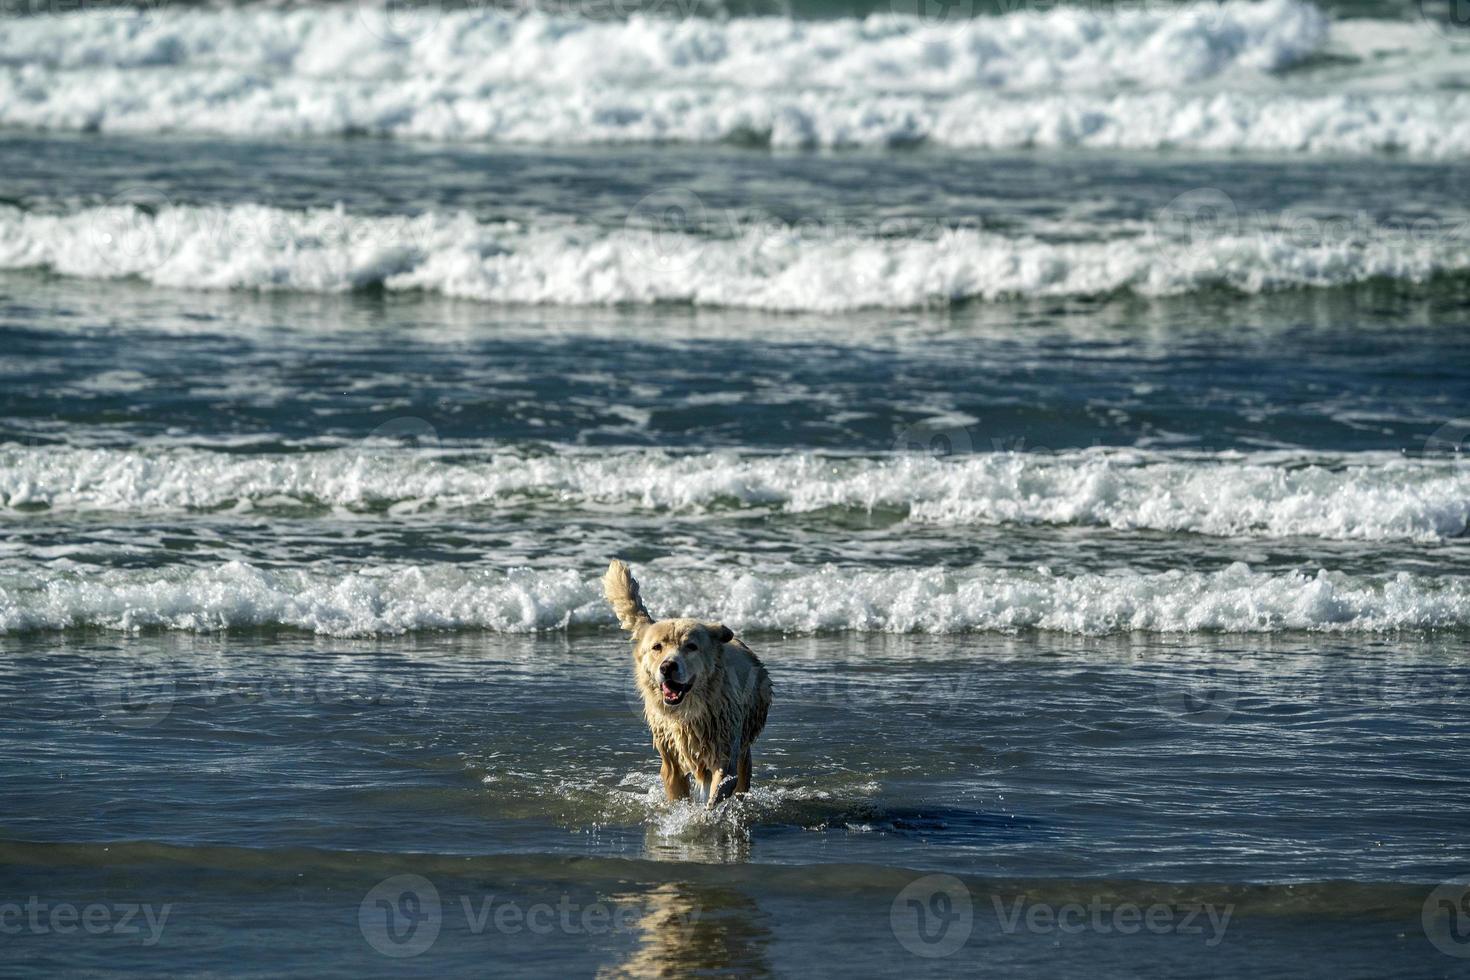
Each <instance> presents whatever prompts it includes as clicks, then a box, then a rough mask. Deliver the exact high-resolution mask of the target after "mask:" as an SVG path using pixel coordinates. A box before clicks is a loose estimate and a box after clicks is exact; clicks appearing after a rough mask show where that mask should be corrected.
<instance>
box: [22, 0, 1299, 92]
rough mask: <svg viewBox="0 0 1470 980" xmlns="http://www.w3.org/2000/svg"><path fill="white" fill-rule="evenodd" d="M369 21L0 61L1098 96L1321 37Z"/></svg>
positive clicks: (1109, 15)
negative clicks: (1075, 91)
mask: <svg viewBox="0 0 1470 980" xmlns="http://www.w3.org/2000/svg"><path fill="white" fill-rule="evenodd" d="M374 13H375V11H374V10H372V9H367V10H361V9H359V5H356V4H341V5H331V6H327V5H323V6H317V7H301V8H298V9H294V10H279V9H276V10H273V9H270V8H266V7H244V8H236V9H233V10H231V9H226V10H198V9H195V10H188V9H183V10H180V9H173V10H170V9H160V10H152V11H147V12H146V13H142V14H140V15H138V16H134V17H127V16H118V15H117V14H115V13H101V14H94V15H79V16H72V17H63V18H40V17H37V18H23V19H7V20H4V21H0V64H5V65H10V66H16V67H31V68H41V69H51V70H60V71H81V72H92V71H96V70H98V69H109V68H112V69H122V70H153V71H161V70H169V71H178V70H186V69H203V70H209V71H212V72H238V73H241V74H240V76H239V77H234V78H231V79H230V80H231V81H234V82H236V83H238V82H241V81H249V82H252V83H254V84H255V86H256V87H258V88H259V87H265V86H268V85H270V84H273V83H275V82H277V81H280V80H282V79H291V80H297V79H309V80H327V79H341V78H348V79H356V80H361V81H365V82H379V81H385V80H391V81H393V82H394V83H396V84H401V85H407V86H410V87H413V86H418V85H420V84H422V83H424V82H425V81H426V80H432V81H434V82H437V83H443V82H445V81H448V82H452V83H453V84H454V86H455V88H454V89H452V90H450V91H458V92H473V91H476V90H485V89H488V88H491V87H494V86H504V85H514V84H533V85H535V86H537V87H546V88H552V87H561V88H566V87H573V86H582V85H591V84H597V85H620V84H621V85H627V84H643V85H648V86H650V87H653V86H657V87H663V88H670V87H680V88H685V87H690V86H709V85H734V86H738V87H740V88H751V87H756V88H764V89H790V88H801V89H807V88H840V87H845V86H850V85H854V84H856V85H859V86H862V87H863V88H867V89H871V90H884V91H924V92H952V91H956V90H966V89H973V88H979V87H986V88H1003V89H1043V88H1044V89H1055V88H1058V87H1077V88H1086V89H1095V88H1097V87H1099V86H1105V87H1111V86H1116V85H1135V86H1137V85H1145V86H1172V85H1181V84H1187V83H1191V82H1198V81H1202V80H1205V79H1210V78H1215V77H1217V76H1221V75H1228V74H1232V73H1234V74H1242V75H1245V76H1253V75H1262V74H1270V73H1273V72H1278V71H1281V70H1283V69H1285V68H1289V67H1291V66H1293V65H1295V64H1297V63H1299V62H1300V61H1302V60H1303V59H1305V58H1307V57H1310V56H1311V55H1313V54H1315V53H1316V52H1317V51H1318V50H1320V49H1321V48H1322V46H1323V45H1324V43H1325V42H1326V40H1327V30H1328V28H1327V20H1326V18H1325V17H1324V15H1323V14H1322V13H1321V11H1319V10H1318V9H1317V8H1316V7H1314V6H1312V5H1311V4H1307V3H1301V2H1298V0H1265V2H1261V3H1248V2H1243V0H1228V2H1226V3H1223V4H1219V5H1215V4H1193V5H1188V6H1182V7H1179V8H1174V9H1154V10H1141V9H1140V10H1132V11H1124V12H1121V13H1114V12H1111V11H1101V12H1099V11H1093V10H1087V9H1084V8H1080V7H1079V8H1066V7H1059V8H1057V9H1054V10H1051V11H1048V12H1042V13H1036V12H1026V11H1022V12H1018V13H1014V14H1012V15H1010V16H1006V17H991V18H979V19H975V20H964V21H954V22H949V23H926V22H925V21H923V20H919V19H914V18H908V19H906V18H903V17H897V16H874V17H870V18H868V19H865V20H855V19H851V18H847V19H836V20H822V21H797V20H789V19H781V18H775V17H757V18H736V19H712V18H702V17H692V18H672V17H648V16H642V15H634V16H632V17H630V18H628V19H626V20H601V19H577V18H570V17H557V16H550V15H546V14H542V13H534V12H532V13H524V14H507V13H502V12H497V11H461V12H444V11H437V10H425V11H421V12H417V13H407V14H405V15H403V16H398V15H394V16H393V17H391V18H390V19H387V20H383V19H381V18H375V17H374ZM376 13H379V14H381V13H382V11H376ZM216 77H224V76H222V75H220V76H216ZM440 91H445V90H443V89H438V88H435V89H427V90H425V89H420V90H419V92H420V93H421V94H424V93H427V92H440Z"/></svg>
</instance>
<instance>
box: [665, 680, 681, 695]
mask: <svg viewBox="0 0 1470 980" xmlns="http://www.w3.org/2000/svg"><path fill="white" fill-rule="evenodd" d="M663 687H664V697H666V698H677V697H678V696H679V694H680V693H681V692H679V691H676V690H674V689H673V688H672V687H669V685H668V682H667V681H665V682H664V685H663Z"/></svg>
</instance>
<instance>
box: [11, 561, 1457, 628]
mask: <svg viewBox="0 0 1470 980" xmlns="http://www.w3.org/2000/svg"><path fill="white" fill-rule="evenodd" d="M645 577H646V578H647V580H648V582H649V585H648V588H647V589H646V590H645V592H646V595H647V598H648V601H649V603H650V608H653V609H655V610H658V611H660V613H661V614H663V615H672V614H675V613H684V614H690V615H716V614H717V615H719V616H720V617H721V618H722V619H723V621H724V622H727V623H730V624H731V625H732V626H734V627H735V628H737V629H739V630H742V631H756V630H780V631H792V632H808V631H810V632H816V631H833V630H854V631H860V632H890V633H958V632H968V631H1012V630H1019V629H1040V630H1052V631H1061V632H1066V633H1082V634H1106V633H1116V632H1129V631H1144V632H1189V631H1218V632H1250V633H1255V632H1274V631H1280V630H1329V631H1346V632H1372V631H1383V630H1394V629H1424V628H1462V627H1465V626H1467V625H1470V585H1467V583H1466V582H1465V580H1464V579H1461V578H1457V577H1450V578H1443V579H1440V578H1433V577H1425V576H1413V575H1410V574H1408V573H1399V574H1397V575H1393V576H1386V577H1380V576H1373V577H1369V576H1349V575H1344V574H1341V573H1329V572H1326V571H1316V572H1301V573H1291V574H1272V573H1266V572H1257V571H1253V570H1251V569H1250V568H1248V567H1247V566H1245V565H1242V564H1236V565H1232V566H1229V567H1227V568H1224V569H1221V570H1219V571H1215V572H1178V571H1175V572H1163V573H1138V572H1117V573H1109V574H1085V575H1077V576H1074V577H1066V576H1059V575H1054V574H1051V573H1050V572H1047V571H1046V570H1039V571H1037V572H1034V573H1022V572H1015V571H1006V570H990V569H984V568H968V569H953V570H947V569H941V568H918V569H885V570H870V569H864V570H860V569H853V568H838V567H831V566H828V567H823V568H821V569H815V570H801V571H786V572H779V571H774V570H768V569H767V570H761V571H758V572H741V571H736V570H730V571H728V572H722V573H708V572H690V571H688V570H680V572H679V574H677V575H659V574H658V571H657V569H653V570H649V571H647V573H646V576H645ZM580 624H604V625H611V624H612V619H611V614H610V613H609V612H608V610H607V607H606V604H605V603H604V602H603V600H602V598H601V594H600V587H599V585H598V580H597V578H596V577H595V576H594V575H587V574H582V573H579V572H575V571H571V570H539V571H538V570H532V569H516V570H512V571H508V572H501V571H491V570H480V569H469V568H465V567H463V566H449V565H437V566H407V565H382V566H373V567H368V568H359V569H353V570H343V571H329V570H323V569H290V570H285V569H282V570H275V569H265V568H259V567H255V566H252V565H249V564H245V563H242V562H229V563H227V564H223V565H217V566H211V567H205V568H173V569H167V570H161V569H106V570H101V571H90V570H89V571H56V570H50V569H46V570H41V569H31V570H26V571H23V572H15V571H11V572H7V573H5V574H4V575H3V576H0V631H3V632H20V631H35V630H57V629H68V628H74V627H91V628H101V629H116V630H138V629H145V628H163V629H175V630H190V631H212V630H221V629H231V628H253V627H286V628H293V629H301V630H308V631H312V632H317V633H323V634H331V635H338V636H360V635H373V634H396V633H403V632H408V631H415V630H462V629H478V630H488V631H494V632H532V631H537V630H547V629H561V628H565V627H567V626H572V625H580Z"/></svg>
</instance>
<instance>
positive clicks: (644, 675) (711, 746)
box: [602, 561, 771, 809]
mask: <svg viewBox="0 0 1470 980" xmlns="http://www.w3.org/2000/svg"><path fill="white" fill-rule="evenodd" d="M602 587H603V592H604V594H606V596H607V601H608V602H609V603H611V604H612V607H613V612H614V613H616V614H617V617H618V623H619V624H620V625H621V626H622V627H623V629H625V630H628V631H629V632H630V633H632V634H633V675H634V679H635V681H636V683H637V685H638V692H639V694H641V695H642V697H643V717H644V718H645V719H647V721H648V728H649V730H650V731H651V732H652V733H653V745H654V748H656V749H658V755H659V759H660V760H661V761H662V767H661V771H662V774H663V781H664V792H665V793H666V794H667V795H668V798H669V799H670V800H682V799H685V798H686V797H688V796H689V777H691V776H692V777H693V778H694V779H695V780H696V781H698V783H699V784H700V787H701V788H702V789H703V790H704V793H705V796H706V798H707V799H708V801H709V803H708V806H709V807H710V808H711V809H713V808H714V806H715V805H716V804H717V803H720V802H721V801H723V800H725V799H727V798H728V797H729V796H730V794H731V793H744V792H746V791H747V790H749V789H750V765H751V763H750V747H751V744H752V743H753V742H754V741H755V739H756V736H758V735H760V733H761V729H763V728H764V727H765V725H766V713H767V712H768V711H769V710H770V708H771V677H770V675H769V674H768V673H766V668H765V665H764V664H762V663H761V662H760V658H758V657H757V656H756V655H755V654H754V653H752V652H751V649H750V648H749V647H748V646H746V645H745V644H744V643H742V642H740V641H739V640H737V639H735V634H734V633H732V632H730V629H729V627H727V626H725V625H723V624H721V623H706V622H703V621H701V620H698V619H659V620H655V619H654V618H653V616H652V615H650V614H649V612H648V610H647V609H645V608H644V606H643V600H642V598H641V597H640V596H639V593H638V582H637V581H636V580H634V578H633V574H632V573H631V572H630V571H629V570H628V566H627V565H626V564H624V563H623V562H621V561H614V562H613V563H612V564H611V565H609V566H608V569H607V574H606V575H604V576H603V578H602Z"/></svg>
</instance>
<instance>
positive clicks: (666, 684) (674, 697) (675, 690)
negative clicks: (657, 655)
mask: <svg viewBox="0 0 1470 980" xmlns="http://www.w3.org/2000/svg"><path fill="white" fill-rule="evenodd" d="M693 686H694V685H693V683H689V684H680V683H679V682H678V681H673V680H669V679H668V678H667V677H666V678H664V679H663V681H662V683H661V685H660V687H661V688H662V690H663V692H664V704H678V703H679V702H680V701H683V700H684V695H685V694H688V693H689V688H691V687H693Z"/></svg>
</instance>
